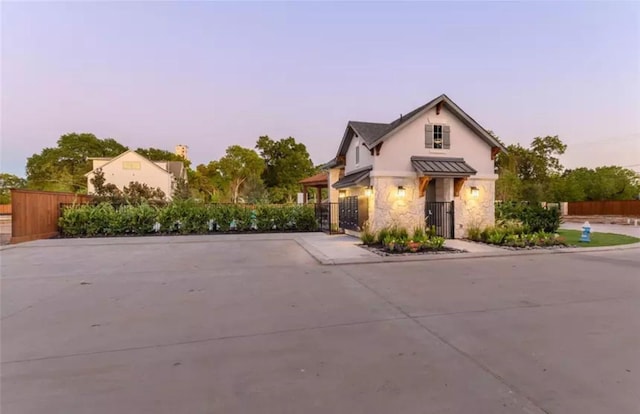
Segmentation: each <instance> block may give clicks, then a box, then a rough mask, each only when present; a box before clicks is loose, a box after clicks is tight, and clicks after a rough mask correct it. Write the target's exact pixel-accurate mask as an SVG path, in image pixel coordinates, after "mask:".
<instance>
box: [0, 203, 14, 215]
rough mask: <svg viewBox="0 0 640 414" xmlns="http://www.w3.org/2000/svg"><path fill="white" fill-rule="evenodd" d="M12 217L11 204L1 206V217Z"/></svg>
mask: <svg viewBox="0 0 640 414" xmlns="http://www.w3.org/2000/svg"><path fill="white" fill-rule="evenodd" d="M10 215H11V204H0V216H10Z"/></svg>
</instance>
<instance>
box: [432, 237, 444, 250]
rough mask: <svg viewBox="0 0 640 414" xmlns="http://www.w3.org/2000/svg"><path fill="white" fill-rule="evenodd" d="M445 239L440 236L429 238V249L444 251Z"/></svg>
mask: <svg viewBox="0 0 640 414" xmlns="http://www.w3.org/2000/svg"><path fill="white" fill-rule="evenodd" d="M444 243H445V238H444V237H440V236H433V237H431V238H429V247H431V248H432V249H442V248H443V247H444Z"/></svg>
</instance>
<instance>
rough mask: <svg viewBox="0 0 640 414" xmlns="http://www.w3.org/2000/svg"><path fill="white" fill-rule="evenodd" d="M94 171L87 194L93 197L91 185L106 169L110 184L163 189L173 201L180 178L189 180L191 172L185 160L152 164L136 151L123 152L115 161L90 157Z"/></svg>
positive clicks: (91, 174)
mask: <svg viewBox="0 0 640 414" xmlns="http://www.w3.org/2000/svg"><path fill="white" fill-rule="evenodd" d="M90 159H91V161H93V166H92V168H93V169H92V170H91V171H89V172H88V173H86V174H85V176H86V177H87V192H88V193H89V194H93V193H94V192H95V188H94V186H93V184H92V183H91V180H92V179H93V177H95V174H96V172H97V171H98V170H102V172H103V173H104V178H105V182H106V183H111V184H114V185H115V186H116V187H118V188H119V189H120V190H122V189H123V188H124V187H126V186H128V185H129V184H130V183H131V182H134V181H137V182H139V183H142V184H146V185H148V186H149V187H152V188H160V189H161V190H162V191H163V192H164V193H165V195H166V197H167V199H171V198H172V197H173V194H174V192H175V190H176V186H177V182H178V180H179V179H183V180H185V181H186V180H187V169H186V168H185V166H184V163H182V162H181V161H151V160H149V159H148V158H146V157H143V156H142V155H140V154H138V153H137V152H135V151H133V150H129V151H126V152H123V153H122V154H120V155H118V156H117V157H114V158H90Z"/></svg>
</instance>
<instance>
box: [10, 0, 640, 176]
mask: <svg viewBox="0 0 640 414" xmlns="http://www.w3.org/2000/svg"><path fill="white" fill-rule="evenodd" d="M1 13H2V20H1V23H2V55H1V57H2V79H1V80H2V84H1V86H2V107H1V115H2V119H1V122H2V123H1V133H2V147H1V150H2V156H1V163H2V165H1V166H0V169H1V170H3V171H5V172H12V173H17V174H19V175H24V165H25V161H26V158H27V157H28V156H30V155H31V154H33V153H36V152H40V150H41V149H42V148H43V147H45V146H55V142H56V140H57V138H58V137H59V136H60V135H62V134H64V133H67V132H74V131H75V132H92V133H94V134H96V135H97V136H98V137H100V138H105V137H112V138H115V139H117V140H118V141H120V142H121V143H123V144H124V145H127V146H129V147H133V148H136V147H141V146H144V147H148V146H153V147H160V148H165V149H169V150H173V147H174V146H175V144H178V143H183V144H187V145H189V147H190V157H191V158H192V160H193V161H194V162H195V163H205V162H208V161H209V160H213V159H217V158H219V157H220V156H221V155H222V154H223V153H224V150H225V148H226V147H227V146H229V145H232V144H240V145H244V146H250V147H252V146H253V145H255V142H256V140H257V138H258V136H260V135H264V134H267V135H269V136H271V137H272V138H274V139H279V138H283V137H287V136H294V137H295V138H296V139H297V140H299V141H301V142H303V143H304V144H306V145H307V148H308V149H309V152H310V154H311V156H312V158H313V160H314V162H316V163H321V162H325V161H328V160H329V159H330V158H332V157H333V156H334V155H335V152H336V150H337V146H338V144H339V141H340V139H341V137H342V134H343V132H344V128H345V126H346V122H347V121H348V120H350V119H351V120H360V121H372V122H390V121H392V120H393V119H395V118H396V117H398V116H399V115H400V114H401V113H407V112H409V111H410V110H412V109H414V108H415V107H417V106H419V105H422V104H424V103H426V102H427V101H429V100H431V99H432V98H434V97H436V96H437V95H439V94H441V93H446V94H447V95H448V96H449V97H450V98H452V99H453V100H454V101H455V102H456V103H457V104H458V105H460V106H461V107H462V108H463V109H464V110H465V111H466V112H467V113H469V114H470V115H471V116H472V117H474V118H475V119H476V120H477V121H478V122H479V123H480V124H481V125H483V126H484V127H485V128H487V129H491V130H493V131H494V132H495V133H496V134H498V135H499V136H500V137H501V138H502V139H503V141H505V142H506V143H507V144H510V143H515V142H520V143H522V144H528V143H529V142H530V141H531V139H532V138H533V137H535V136H544V135H555V134H557V135H559V136H560V137H561V139H562V140H563V141H564V142H565V143H566V144H568V146H569V150H568V151H567V154H566V156H565V157H563V162H564V164H565V166H567V167H576V166H588V167H594V166H597V165H603V164H617V165H635V164H640V2H627V3H613V2H606V3H605V2H603V3H595V2H589V3H578V2H544V3H543V2H527V3H525V2H515V3H505V2H500V3H480V2H470V3H467V2H447V3H435V2H421V3H417V2H412V3H401V2H393V3H379V2H377V3H365V2H351V3H328V2H318V3H310V2H304V3H274V2H262V3H246V2H242V3H239V2H234V3H221V2H162V3H160V2H159V3H152V2H141V3H129V2H115V1H113V2H102V3H79V2H74V3H27V2H19V3H18V2H15V3H7V2H3V3H2V5H1Z"/></svg>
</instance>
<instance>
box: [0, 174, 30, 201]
mask: <svg viewBox="0 0 640 414" xmlns="http://www.w3.org/2000/svg"><path fill="white" fill-rule="evenodd" d="M26 185H27V180H25V179H24V178H20V177H18V176H17V175H13V174H8V173H0V204H9V203H11V189H12V188H24V187H26Z"/></svg>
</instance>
